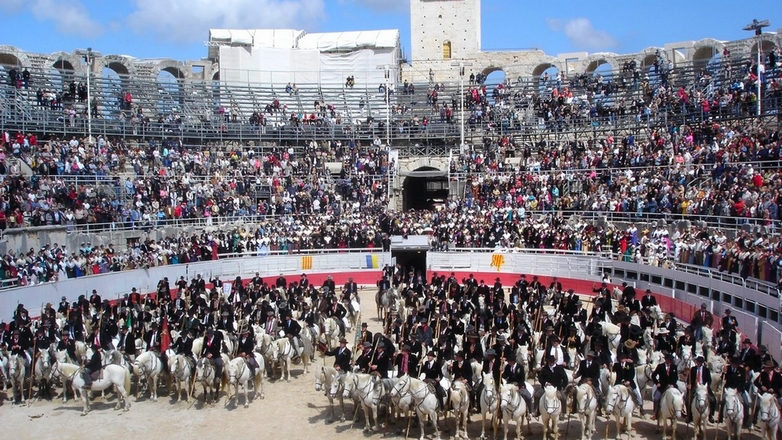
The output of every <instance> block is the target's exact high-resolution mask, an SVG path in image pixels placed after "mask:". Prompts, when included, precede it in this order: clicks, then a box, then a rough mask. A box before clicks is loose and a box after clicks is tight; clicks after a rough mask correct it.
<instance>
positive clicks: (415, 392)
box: [375, 375, 440, 440]
mask: <svg viewBox="0 0 782 440" xmlns="http://www.w3.org/2000/svg"><path fill="white" fill-rule="evenodd" d="M405 394H409V395H410V396H411V397H412V399H413V406H414V407H415V413H416V415H417V416H418V422H419V425H420V428H421V435H420V437H419V440H424V434H425V432H426V431H425V430H424V427H425V426H426V416H429V419H430V420H431V421H432V425H434V438H435V439H439V438H440V428H439V427H438V426H437V407H438V403H437V394H435V392H434V389H433V388H430V387H429V385H428V384H427V383H426V382H424V381H423V380H421V379H416V378H413V377H410V376H408V375H404V376H402V377H400V378H399V380H398V381H397V383H396V385H394V388H392V390H391V396H394V395H399V396H401V395H405ZM375 414H377V413H375Z"/></svg>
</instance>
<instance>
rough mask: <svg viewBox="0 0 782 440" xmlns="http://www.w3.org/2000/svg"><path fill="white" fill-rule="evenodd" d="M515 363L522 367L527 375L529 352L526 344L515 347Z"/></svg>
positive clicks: (528, 370)
mask: <svg viewBox="0 0 782 440" xmlns="http://www.w3.org/2000/svg"><path fill="white" fill-rule="evenodd" d="M516 363H517V364H518V365H519V366H520V367H521V368H523V369H524V371H526V372H528V373H527V375H528V376H529V373H530V368H529V364H530V354H529V346H527V345H519V346H518V347H517V348H516Z"/></svg>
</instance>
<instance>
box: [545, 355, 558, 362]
mask: <svg viewBox="0 0 782 440" xmlns="http://www.w3.org/2000/svg"><path fill="white" fill-rule="evenodd" d="M555 360H556V358H555V357H554V356H552V355H548V356H546V362H552V361H555Z"/></svg>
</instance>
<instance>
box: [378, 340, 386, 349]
mask: <svg viewBox="0 0 782 440" xmlns="http://www.w3.org/2000/svg"><path fill="white" fill-rule="evenodd" d="M377 348H386V343H385V342H383V341H380V342H378V343H377Z"/></svg>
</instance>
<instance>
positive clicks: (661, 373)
mask: <svg viewBox="0 0 782 440" xmlns="http://www.w3.org/2000/svg"><path fill="white" fill-rule="evenodd" d="M678 380H679V375H678V373H677V372H676V367H675V366H674V365H673V355H672V354H670V353H666V354H665V362H663V363H662V364H660V365H658V366H657V368H655V369H654V372H652V382H654V384H655V386H656V387H657V389H656V390H655V391H654V398H653V401H654V413H653V414H652V420H657V411H659V409H660V398H661V397H662V395H663V393H664V392H665V391H666V390H667V389H668V388H676V382H677V381H678Z"/></svg>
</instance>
